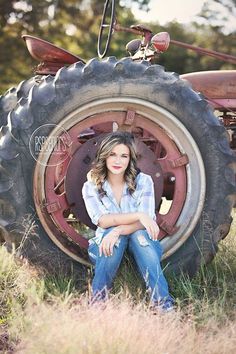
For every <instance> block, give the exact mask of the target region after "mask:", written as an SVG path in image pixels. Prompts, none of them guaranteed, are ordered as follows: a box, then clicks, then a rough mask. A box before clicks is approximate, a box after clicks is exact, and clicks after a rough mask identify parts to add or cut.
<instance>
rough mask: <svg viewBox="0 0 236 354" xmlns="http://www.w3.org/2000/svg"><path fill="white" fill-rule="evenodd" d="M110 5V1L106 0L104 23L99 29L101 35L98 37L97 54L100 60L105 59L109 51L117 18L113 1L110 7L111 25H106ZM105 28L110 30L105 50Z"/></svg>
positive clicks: (112, 0) (113, 0) (103, 15)
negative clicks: (103, 42)
mask: <svg viewBox="0 0 236 354" xmlns="http://www.w3.org/2000/svg"><path fill="white" fill-rule="evenodd" d="M109 5H110V0H106V2H105V5H104V9H103V14H102V21H101V25H100V29H99V35H98V44H97V52H98V56H99V58H101V59H102V58H104V57H105V55H106V54H107V51H108V49H109V45H110V41H111V36H112V32H113V26H114V17H115V0H111V5H110V11H111V14H110V23H109V24H106V23H105V20H106V16H107V13H108V10H109ZM105 28H108V35H107V39H106V44H105V47H104V49H103V48H102V39H103V31H104V29H105Z"/></svg>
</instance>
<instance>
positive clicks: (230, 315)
mask: <svg viewBox="0 0 236 354" xmlns="http://www.w3.org/2000/svg"><path fill="white" fill-rule="evenodd" d="M233 216H234V222H233V225H232V227H231V231H230V234H229V235H228V236H227V238H226V239H225V240H223V241H222V242H221V243H220V247H219V251H218V253H217V256H216V257H215V260H214V261H213V262H212V263H211V264H210V265H208V266H207V267H203V268H202V269H201V271H200V272H199V273H198V274H197V276H196V277H195V278H193V279H191V280H190V279H189V278H188V277H186V276H184V275H182V276H180V277H178V278H177V277H171V278H169V279H168V280H169V283H170V286H171V292H172V294H173V296H174V297H175V298H176V302H177V310H176V311H175V312H171V313H168V314H159V315H153V314H152V313H151V311H150V309H149V308H148V302H147V300H146V299H145V291H144V288H143V285H142V283H141V282H140V279H139V277H138V276H137V272H135V270H134V267H133V265H132V264H131V263H129V260H126V261H125V262H124V263H123V264H122V267H121V269H120V271H119V275H118V276H117V279H116V281H115V284H114V289H113V294H112V295H111V298H110V300H109V302H108V303H107V305H106V308H100V307H93V308H91V307H90V306H88V299H89V282H90V278H89V279H88V284H83V286H82V289H87V291H86V292H83V293H82V292H81V290H78V289H77V288H76V286H75V280H74V279H68V278H66V277H63V276H58V277H55V276H54V277H52V276H48V275H45V274H42V273H39V272H38V270H37V269H34V268H33V267H31V266H29V265H28V264H27V262H26V261H24V260H17V259H16V258H15V257H14V255H10V254H9V253H7V252H6V250H5V248H4V247H1V248H0V352H1V353H22V354H33V353H34V354H43V353H48V354H61V353H62V354H68V353H76V354H77V353H79V354H80V353H82V354H100V353H104V354H105V353H106V354H107V353H109V354H113V353H114V354H116V353H117V354H120V353H122V354H123V353H126V354H127V353H128V354H129V353H138V354H142V353H145V354H146V353H148V354H149V353H150V354H154V353H160V354H167V353H168V354H169V353H170V354H172V353H173V354H178V353H181V354H183V353H186V354H187V353H188V354H189V353H191V354H195V353H207V354H211V353H215V354H221V353H227V354H230V353H235V350H236V322H235V320H236V295H235V284H236V238H235V232H236V213H235V212H234V215H233Z"/></svg>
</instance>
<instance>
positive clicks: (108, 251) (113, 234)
mask: <svg viewBox="0 0 236 354" xmlns="http://www.w3.org/2000/svg"><path fill="white" fill-rule="evenodd" d="M119 236H120V229H119V227H114V229H112V230H111V231H110V232H109V233H108V234H106V235H105V236H104V237H103V239H102V242H101V244H100V246H99V256H100V257H101V256H102V254H104V256H105V257H109V256H112V254H113V247H114V245H115V244H116V242H117V240H118V238H119Z"/></svg>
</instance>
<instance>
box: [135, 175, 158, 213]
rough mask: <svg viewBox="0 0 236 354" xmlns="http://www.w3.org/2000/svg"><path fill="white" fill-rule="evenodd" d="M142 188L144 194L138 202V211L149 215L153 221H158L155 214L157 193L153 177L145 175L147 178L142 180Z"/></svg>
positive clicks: (141, 194)
mask: <svg viewBox="0 0 236 354" xmlns="http://www.w3.org/2000/svg"><path fill="white" fill-rule="evenodd" d="M140 188H141V189H142V192H141V193H140V197H139V200H138V210H137V211H139V212H143V213H146V214H148V215H149V216H150V217H151V218H152V219H153V220H156V214H155V191H154V183H153V180H152V177H151V176H149V175H145V178H143V179H142V182H141V183H140Z"/></svg>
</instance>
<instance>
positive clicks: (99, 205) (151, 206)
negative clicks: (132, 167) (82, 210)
mask: <svg viewBox="0 0 236 354" xmlns="http://www.w3.org/2000/svg"><path fill="white" fill-rule="evenodd" d="M136 183H137V186H136V190H135V192H134V193H133V194H132V195H131V194H130V193H129V191H128V188H127V184H125V185H124V189H123V194H122V197H121V201H120V205H118V203H117V201H116V199H115V197H114V195H113V192H112V189H111V186H110V184H109V183H108V181H105V182H104V183H103V190H104V192H106V193H105V195H104V196H102V197H100V196H99V193H98V190H97V187H96V185H95V184H94V183H93V182H91V181H87V182H85V183H84V185H83V188H82V195H83V199H84V203H85V206H86V209H87V212H88V215H89V216H90V218H91V221H92V223H93V224H95V225H98V221H99V218H100V217H101V216H102V215H104V214H117V213H134V212H144V213H146V214H148V215H149V216H150V217H151V218H152V219H154V220H156V215H155V194H154V184H153V180H152V177H151V176H149V175H147V174H145V173H143V172H140V173H139V174H138V175H137V177H136ZM104 231H105V229H103V228H101V227H100V226H98V228H97V230H96V234H95V237H93V238H92V239H90V240H89V243H93V242H96V243H97V244H98V245H99V244H100V242H101V240H102V236H103V233H104Z"/></svg>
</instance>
